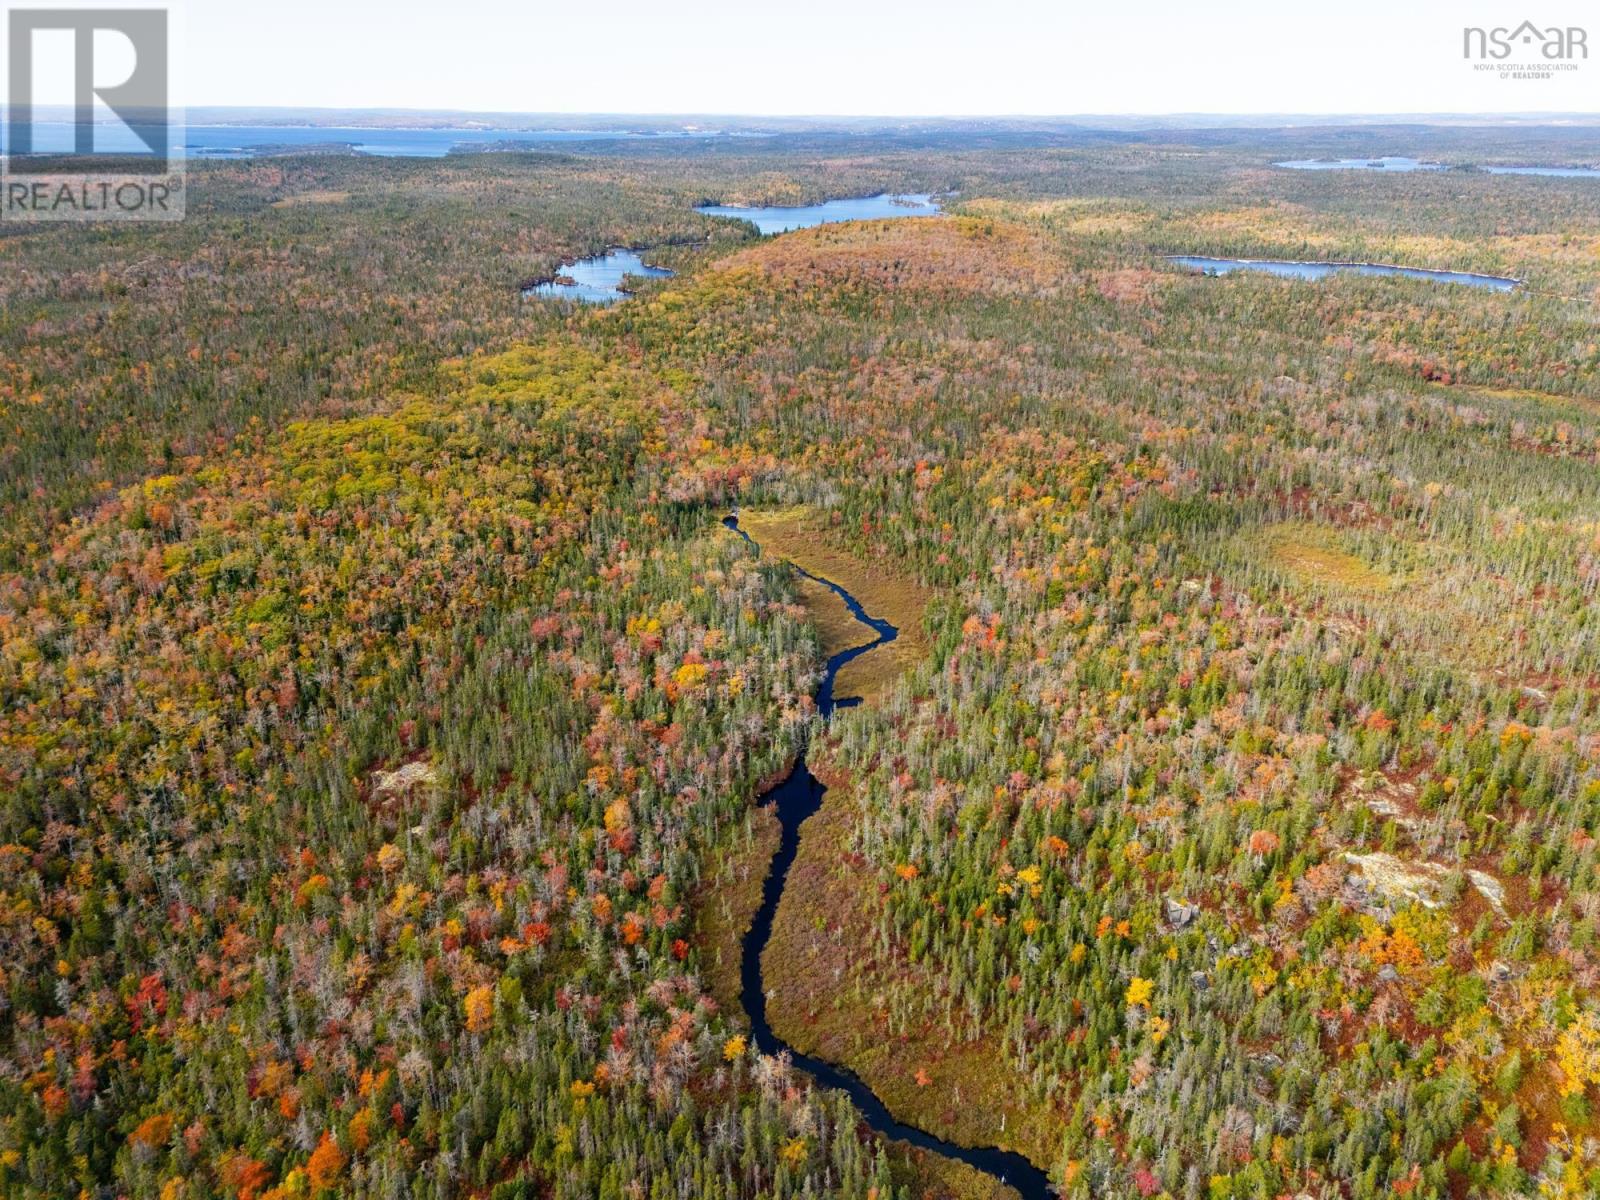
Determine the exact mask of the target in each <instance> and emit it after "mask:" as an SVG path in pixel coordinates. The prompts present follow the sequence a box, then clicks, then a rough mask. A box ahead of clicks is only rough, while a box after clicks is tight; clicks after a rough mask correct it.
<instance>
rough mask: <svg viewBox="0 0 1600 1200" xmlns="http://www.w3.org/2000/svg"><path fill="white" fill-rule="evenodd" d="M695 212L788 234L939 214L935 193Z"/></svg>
mask: <svg viewBox="0 0 1600 1200" xmlns="http://www.w3.org/2000/svg"><path fill="white" fill-rule="evenodd" d="M695 212H698V213H705V214H706V215H707V216H708V217H737V218H739V219H740V220H742V221H753V222H754V223H755V227H756V228H757V229H759V230H760V231H761V232H762V233H764V234H766V233H787V232H788V231H789V230H791V229H806V228H809V227H810V226H812V225H827V224H830V223H832V222H834V221H872V220H883V219H885V218H892V217H936V216H938V215H939V206H938V204H936V203H935V202H934V199H933V197H932V196H927V195H915V196H891V195H889V194H888V193H883V194H881V195H877V196H862V197H859V198H857V199H854V200H829V201H827V202H826V203H824V204H807V205H802V206H799V207H796V208H781V207H769V208H742V207H740V206H738V205H734V204H702V205H699V206H698V207H697V208H696V209H695Z"/></svg>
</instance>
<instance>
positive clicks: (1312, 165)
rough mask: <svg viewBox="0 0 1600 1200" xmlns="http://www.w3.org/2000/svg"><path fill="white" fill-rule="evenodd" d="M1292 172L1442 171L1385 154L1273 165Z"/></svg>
mask: <svg viewBox="0 0 1600 1200" xmlns="http://www.w3.org/2000/svg"><path fill="white" fill-rule="evenodd" d="M1272 165H1273V166H1275V167H1288V168H1289V169H1290V170H1293V171H1442V170H1444V164H1443V163H1435V162H1419V161H1418V160H1417V159H1414V158H1405V157H1403V156H1400V155H1394V154H1386V155H1384V156H1383V157H1381V158H1295V159H1290V160H1289V161H1288V162H1280V163H1273V164H1272Z"/></svg>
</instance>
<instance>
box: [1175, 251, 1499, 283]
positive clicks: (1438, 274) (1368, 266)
mask: <svg viewBox="0 0 1600 1200" xmlns="http://www.w3.org/2000/svg"><path fill="white" fill-rule="evenodd" d="M1166 259H1167V261H1168V262H1174V263H1177V264H1178V265H1179V266H1182V267H1189V268H1191V269H1192V270H1196V271H1201V272H1204V273H1205V274H1207V275H1226V274H1228V273H1229V272H1230V271H1262V272H1265V273H1266V274H1268V275H1282V276H1286V277H1288V278H1291V279H1326V278H1327V277H1328V276H1329V275H1333V274H1336V273H1338V272H1341V271H1342V272H1346V273H1348V274H1352V275H1403V276H1405V277H1406V278H1408V279H1427V280H1430V281H1432V282H1433V283H1464V284H1466V285H1467V286H1468V287H1482V288H1492V289H1494V290H1495V291H1497V292H1509V291H1511V290H1512V289H1513V288H1515V287H1516V286H1517V285H1518V284H1519V283H1520V282H1521V281H1520V280H1517V279H1510V278H1507V277H1505V276H1502V275H1478V274H1475V273H1473V272H1471V271H1429V270H1425V269H1424V268H1422V267H1394V266H1388V265H1386V264H1383V263H1350V262H1290V261H1287V260H1284V259H1273V258H1208V257H1206V256H1205V255H1196V254H1169V255H1167V256H1166Z"/></svg>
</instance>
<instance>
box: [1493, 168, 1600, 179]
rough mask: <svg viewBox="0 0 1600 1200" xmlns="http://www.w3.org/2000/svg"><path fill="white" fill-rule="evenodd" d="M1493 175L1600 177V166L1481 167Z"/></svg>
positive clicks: (1570, 177) (1566, 177) (1568, 177)
mask: <svg viewBox="0 0 1600 1200" xmlns="http://www.w3.org/2000/svg"><path fill="white" fill-rule="evenodd" d="M1478 169H1479V170H1480V171H1487V172H1489V174H1491V175H1557V176H1560V177H1562V178H1564V179H1597V178H1600V167H1479V168H1478Z"/></svg>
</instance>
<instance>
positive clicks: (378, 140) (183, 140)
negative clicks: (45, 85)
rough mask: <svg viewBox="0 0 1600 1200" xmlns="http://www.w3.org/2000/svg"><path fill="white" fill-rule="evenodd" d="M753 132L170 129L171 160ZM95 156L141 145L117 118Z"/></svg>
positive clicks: (56, 146)
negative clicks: (299, 151) (345, 149)
mask: <svg viewBox="0 0 1600 1200" xmlns="http://www.w3.org/2000/svg"><path fill="white" fill-rule="evenodd" d="M74 132H75V127H74V126H73V124H72V123H71V122H70V121H39V122H37V123H35V125H34V150H35V151H36V152H38V153H69V152H70V151H71V150H72V145H73V135H74ZM733 136H747V137H748V136H758V135H754V134H739V135H734V134H725V133H723V132H721V131H720V130H713V129H706V130H665V131H661V132H651V131H641V130H616V129H610V130H594V129H476V128H473V129H370V128H363V127H355V126H335V125H190V126H188V127H187V128H185V129H179V130H174V131H173V144H172V155H173V157H174V158H252V157H254V156H256V155H257V154H259V153H261V152H262V151H263V150H281V149H290V148H293V147H297V146H298V147H308V148H309V147H326V146H347V147H348V148H349V149H350V150H351V151H353V152H354V153H357V154H368V155H375V156H377V157H380V158H442V157H443V156H444V155H446V154H448V153H450V151H451V150H454V149H457V148H462V149H470V148H471V147H474V146H500V145H509V144H511V143H516V144H517V145H519V146H520V145H521V144H524V143H526V145H527V146H528V148H529V149H537V148H539V147H540V146H544V145H549V144H550V143H554V142H590V141H625V140H652V139H663V140H664V139H678V140H683V139H688V138H712V137H733ZM95 149H96V151H97V152H98V153H102V154H106V153H117V152H125V153H129V154H140V153H143V152H144V143H143V142H141V141H140V140H139V139H138V138H137V137H135V136H134V134H133V131H132V130H130V129H129V128H128V127H127V126H125V125H122V124H120V123H118V122H108V123H105V124H100V125H96V126H95Z"/></svg>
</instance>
